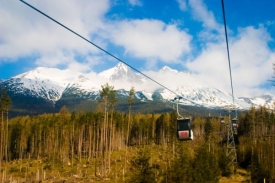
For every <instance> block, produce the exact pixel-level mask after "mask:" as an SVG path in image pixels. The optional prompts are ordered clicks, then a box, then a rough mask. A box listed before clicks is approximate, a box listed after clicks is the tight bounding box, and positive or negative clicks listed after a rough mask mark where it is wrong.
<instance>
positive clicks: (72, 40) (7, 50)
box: [0, 0, 109, 66]
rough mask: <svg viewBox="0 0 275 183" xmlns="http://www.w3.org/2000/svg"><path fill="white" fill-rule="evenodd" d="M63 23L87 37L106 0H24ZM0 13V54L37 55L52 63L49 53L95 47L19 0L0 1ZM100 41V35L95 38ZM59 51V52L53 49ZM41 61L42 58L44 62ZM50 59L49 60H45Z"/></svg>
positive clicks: (99, 20)
mask: <svg viewBox="0 0 275 183" xmlns="http://www.w3.org/2000/svg"><path fill="white" fill-rule="evenodd" d="M28 3H30V4H32V5H33V6H34V7H37V8H38V9H40V10H41V11H43V12H45V13H46V14H48V15H50V16H51V17H53V18H54V19H56V20H57V21H59V22H61V23H63V24H64V25H65V26H68V27H69V28H71V29H73V30H75V31H76V32H78V33H79V34H81V35H83V36H84V37H87V38H89V36H90V35H93V34H95V33H96V31H98V30H99V29H100V28H101V27H102V22H103V20H102V19H103V18H104V17H103V15H104V14H105V13H106V11H107V10H108V8H109V4H108V1H107V0H106V1H101V3H98V1H96V0H93V1H89V3H86V1H77V2H75V1H69V2H68V1H64V0H63V1H47V2H46V1H39V3H38V1H31V0H30V1H28ZM1 5H2V6H1V7H0V16H1V17H5V21H1V22H0V27H1V35H0V40H1V41H0V50H1V52H0V58H11V59H16V58H18V57H26V56H32V55H33V54H35V55H36V56H38V57H40V58H39V60H38V61H37V63H39V64H43V65H52V66H55V65H56V64H59V62H58V61H57V60H56V59H59V58H58V57H57V58H56V59H50V60H49V59H47V58H48V57H52V56H51V55H67V54H68V53H69V54H89V53H98V52H99V50H98V49H96V48H95V47H93V46H91V45H89V44H88V43H87V42H85V41H84V40H81V39H80V38H79V37H77V36H76V35H73V34H72V33H71V32H69V31H67V30H65V29H64V28H63V27H61V26H59V25H57V24H56V23H54V22H52V21H51V20H49V19H48V18H46V17H44V16H42V15H41V14H39V13H38V12H36V11H35V10H33V9H31V8H29V7H28V6H26V5H24V4H23V3H21V2H20V1H15V0H11V1H2V2H1ZM95 41H97V42H100V41H101V40H100V39H97V40H95ZM55 52H62V53H58V54H57V53H55ZM44 61H45V62H44ZM49 62H52V63H49Z"/></svg>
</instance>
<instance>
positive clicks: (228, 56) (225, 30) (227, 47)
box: [221, 0, 235, 107]
mask: <svg viewBox="0 0 275 183" xmlns="http://www.w3.org/2000/svg"><path fill="white" fill-rule="evenodd" d="M221 1H222V13H223V23H224V32H225V40H226V50H227V59H228V66H229V73H230V83H231V94H232V101H233V107H234V106H235V105H234V103H235V99H234V92H233V91H234V90H233V82H232V74H231V64H230V54H229V46H228V38H227V28H226V20H225V10H224V2H223V0H221Z"/></svg>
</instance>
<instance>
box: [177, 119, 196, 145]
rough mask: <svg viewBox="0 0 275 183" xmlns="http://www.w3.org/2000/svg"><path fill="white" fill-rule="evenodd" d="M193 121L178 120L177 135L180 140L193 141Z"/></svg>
mask: <svg viewBox="0 0 275 183" xmlns="http://www.w3.org/2000/svg"><path fill="white" fill-rule="evenodd" d="M190 124H191V119H189V118H187V119H178V120H177V125H178V130H177V135H178V140H193V131H192V130H191V126H190Z"/></svg>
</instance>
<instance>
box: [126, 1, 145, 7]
mask: <svg viewBox="0 0 275 183" xmlns="http://www.w3.org/2000/svg"><path fill="white" fill-rule="evenodd" d="M128 1H129V3H130V4H131V5H132V6H142V2H141V1H140V0H128Z"/></svg>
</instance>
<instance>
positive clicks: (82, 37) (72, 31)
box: [19, 0, 194, 103]
mask: <svg viewBox="0 0 275 183" xmlns="http://www.w3.org/2000/svg"><path fill="white" fill-rule="evenodd" d="M19 1H21V2H22V3H24V4H25V5H27V6H29V7H30V8H32V9H34V10H35V11H37V12H39V13H40V14H42V15H44V16H45V17H47V18H49V19H50V20H52V21H53V22H55V23H57V24H58V25H60V26H62V27H63V28H65V29H67V30H68V31H70V32H71V33H73V34H75V35H76V36H78V37H80V38H81V39H83V40H85V41H86V42H88V43H90V44H92V45H93V46H95V47H96V48H98V49H99V50H101V51H103V52H104V53H106V54H107V55H109V56H111V57H113V58H114V59H116V60H118V61H119V62H122V63H123V64H125V65H127V66H128V67H129V68H131V69H133V70H134V71H136V72H138V73H139V74H141V75H143V76H144V77H146V78H148V79H149V80H151V81H153V82H154V83H156V84H158V85H159V86H161V87H163V88H165V89H167V90H168V91H170V92H171V93H173V94H175V95H176V96H180V95H179V94H177V93H176V92H174V91H173V90H171V89H169V88H168V87H166V86H164V85H163V84H161V83H159V82H157V81H156V80H154V79H153V78H151V77H149V76H147V75H146V74H144V73H142V72H141V71H139V70H137V69H136V68H134V67H133V66H131V65H129V64H127V63H126V62H124V61H123V60H121V59H120V58H118V57H116V56H115V55H113V54H111V53H110V52H108V51H106V50H105V49H103V48H101V47H100V46H98V45H96V44H95V43H93V42H91V41H90V40H88V39H87V38H85V37H84V36H82V35H80V34H79V33H77V32H75V31H74V30H72V29H70V28H69V27H67V26H65V25H64V24H62V23H60V22H59V21H57V20H55V19H54V18H52V17H50V16H49V15H47V14H46V13H44V12H42V11H40V10H39V9H37V8H35V7H34V6H32V5H30V4H29V3H27V2H25V1H24V0H19ZM182 98H184V97H182ZM184 99H185V100H186V101H189V102H191V103H194V102H193V101H191V100H189V99H187V98H184Z"/></svg>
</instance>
